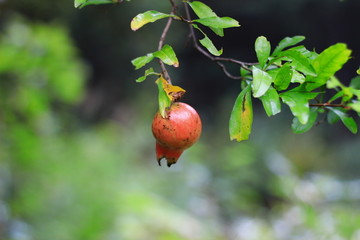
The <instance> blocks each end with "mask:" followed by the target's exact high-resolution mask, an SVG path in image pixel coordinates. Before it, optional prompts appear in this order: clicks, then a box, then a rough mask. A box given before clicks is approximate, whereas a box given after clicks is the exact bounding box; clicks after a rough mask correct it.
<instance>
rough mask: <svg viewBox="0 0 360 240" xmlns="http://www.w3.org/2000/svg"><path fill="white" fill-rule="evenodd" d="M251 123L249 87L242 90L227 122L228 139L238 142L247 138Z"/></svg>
mask: <svg viewBox="0 0 360 240" xmlns="http://www.w3.org/2000/svg"><path fill="white" fill-rule="evenodd" d="M252 122H253V107H252V100H251V86H250V85H248V86H247V87H246V88H244V89H243V90H242V91H241V92H240V94H239V96H238V97H237V99H236V101H235V104H234V107H233V110H232V112H231V116H230V121H229V133H230V139H231V140H236V141H238V142H240V141H242V140H246V139H248V138H249V135H250V133H251V128H252Z"/></svg>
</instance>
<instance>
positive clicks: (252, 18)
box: [0, 0, 360, 240]
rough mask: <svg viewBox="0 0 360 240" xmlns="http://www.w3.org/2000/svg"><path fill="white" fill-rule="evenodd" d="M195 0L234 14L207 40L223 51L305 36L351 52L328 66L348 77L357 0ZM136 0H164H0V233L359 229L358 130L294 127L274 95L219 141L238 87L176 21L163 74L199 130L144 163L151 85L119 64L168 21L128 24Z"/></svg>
mask: <svg viewBox="0 0 360 240" xmlns="http://www.w3.org/2000/svg"><path fill="white" fill-rule="evenodd" d="M204 2H205V3H207V4H208V5H209V6H211V7H212V8H213V9H215V10H216V12H217V13H218V15H221V16H231V17H233V18H235V19H237V20H238V21H239V22H240V24H241V25H242V26H241V27H240V28H238V29H229V30H226V32H225V37H224V38H221V39H218V38H217V37H216V36H212V37H213V38H214V42H215V43H216V45H217V46H218V47H223V48H224V56H226V57H233V58H236V59H239V60H243V61H248V62H253V61H255V53H254V51H253V45H254V41H255V39H256V37H257V36H260V35H264V36H266V37H267V38H268V39H269V40H270V41H271V43H272V44H273V46H275V45H276V43H277V42H278V41H279V40H281V39H282V38H284V37H286V36H294V35H304V36H306V41H305V42H304V44H305V45H306V46H307V47H308V48H309V49H314V50H316V51H318V52H320V51H322V50H323V49H325V48H326V47H328V46H329V45H331V44H335V43H337V42H345V43H347V44H348V47H349V48H350V49H352V50H353V54H352V56H353V57H352V59H351V60H350V61H349V63H347V64H346V65H345V67H344V69H343V70H342V71H341V72H339V74H338V76H339V78H340V79H341V80H342V81H343V82H345V83H347V82H349V80H350V79H351V78H352V77H354V76H355V75H356V74H355V71H356V70H357V69H358V67H359V65H360V61H359V58H360V47H359V46H360V45H359V42H360V36H359V34H358V27H357V26H358V22H359V19H358V13H359V11H360V1H358V0H343V1H339V0H241V1H239V0H222V1H215V0H208V1H204ZM149 9H156V10H159V11H164V12H168V11H169V3H168V2H167V1H146V0H136V1H135V0H134V1H132V2H126V3H122V4H118V5H106V6H105V5H104V6H89V7H86V8H84V9H81V10H78V9H75V8H74V7H73V1H72V0H57V1H41V0H2V1H0V239H4V240H49V239H52V240H80V239H81V240H82V239H86V240H119V239H121V240H152V239H153V240H190V239H191V240H212V239H214V240H215V239H216V240H275V239H276V240H299V239H307V240H312V239H314V240H319V239H327V240H359V239H360V208H359V206H360V170H359V169H360V155H359V150H358V149H359V144H360V138H359V136H358V135H352V134H351V133H349V132H348V131H347V130H346V129H345V127H344V126H343V125H342V124H341V123H338V124H335V125H328V124H327V123H322V124H319V125H318V126H317V127H315V128H314V129H312V130H311V131H310V132H308V133H306V134H302V135H295V134H294V133H292V132H291V130H290V125H291V121H292V117H291V114H290V112H289V111H288V109H287V107H286V106H284V107H283V111H282V113H281V114H279V115H277V116H273V117H271V118H268V117H267V116H266V115H265V113H264V111H263V110H262V109H261V105H260V104H259V103H258V102H255V116H254V126H253V132H252V135H251V138H250V140H248V141H244V142H241V143H235V142H230V140H229V136H228V119H229V115H230V111H231V109H232V105H233V103H234V101H235V98H236V96H237V94H238V93H239V90H240V89H239V87H240V83H239V82H238V81H235V80H231V79H228V78H226V77H225V75H224V74H223V72H222V71H221V70H220V69H219V68H217V67H216V64H214V63H212V62H211V61H209V60H208V59H206V58H205V57H204V56H202V55H200V54H199V53H198V52H196V51H195V50H194V49H193V48H192V46H191V44H190V42H189V39H188V32H187V30H188V29H187V26H184V24H182V23H178V22H175V23H174V25H173V29H172V30H171V31H170V32H169V35H168V38H167V43H169V44H171V45H172V46H173V47H174V49H175V51H176V52H177V55H178V58H179V60H180V67H179V68H178V69H170V68H169V71H170V74H171V76H172V79H173V82H174V83H175V84H177V85H181V86H182V87H184V88H185V89H186V90H187V94H186V95H185V97H184V99H183V101H185V102H188V103H190V104H191V105H193V106H194V107H195V108H196V109H197V110H198V112H199V113H200V115H201V117H202V119H203V123H204V126H203V135H202V137H201V139H200V141H199V142H198V143H197V144H196V145H195V146H193V147H192V148H191V149H189V150H187V151H186V152H185V153H184V154H183V156H182V157H181V159H180V160H179V162H178V163H177V164H176V165H173V166H172V167H171V168H167V167H166V166H165V164H163V165H164V166H162V167H159V166H158V165H157V163H156V159H155V153H154V145H155V142H154V140H153V137H152V134H151V130H150V124H151V121H152V117H153V115H154V113H155V111H156V110H157V89H156V85H155V84H154V81H153V80H152V79H148V80H146V81H145V82H144V83H141V84H138V83H135V79H136V78H137V77H139V76H140V75H141V74H142V73H143V72H142V71H143V70H140V71H134V69H133V67H132V66H131V63H130V61H131V60H132V59H133V58H135V57H138V56H141V55H144V54H146V53H147V52H152V51H154V50H156V48H157V43H158V39H159V36H160V33H161V30H162V28H163V27H164V24H165V21H159V22H157V23H155V24H151V25H149V26H147V27H144V28H143V29H141V30H139V31H137V32H132V31H131V30H130V27H129V23H130V21H131V19H132V17H134V16H135V15H136V14H137V13H140V12H143V11H146V10H149ZM179 11H181V9H180V10H179ZM154 67H155V68H157V65H154ZM228 67H229V69H230V71H232V73H233V74H236V73H237V72H238V71H239V69H238V67H237V66H231V65H229V66H228Z"/></svg>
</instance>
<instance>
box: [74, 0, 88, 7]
mask: <svg viewBox="0 0 360 240" xmlns="http://www.w3.org/2000/svg"><path fill="white" fill-rule="evenodd" d="M85 2H86V0H75V1H74V6H75V7H76V8H77V7H80V6H81V5H82V4H84V3H85Z"/></svg>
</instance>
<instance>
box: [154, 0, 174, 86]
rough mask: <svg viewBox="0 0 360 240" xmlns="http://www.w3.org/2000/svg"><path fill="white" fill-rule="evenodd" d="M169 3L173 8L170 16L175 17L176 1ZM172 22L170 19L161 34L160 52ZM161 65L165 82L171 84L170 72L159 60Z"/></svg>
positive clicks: (171, 0)
mask: <svg viewBox="0 0 360 240" xmlns="http://www.w3.org/2000/svg"><path fill="white" fill-rule="evenodd" d="M169 1H170V3H171V6H172V7H171V12H170V14H171V15H174V14H175V13H176V9H177V5H176V4H175V2H174V0H169ZM172 22H173V18H172V17H170V18H168V21H167V23H166V25H165V27H164V30H163V32H162V33H161V36H160V40H159V46H158V50H159V51H160V50H161V49H162V48H163V46H164V42H165V38H166V36H167V34H168V32H169V29H170V26H171V24H172ZM159 63H160V67H161V71H162V74H163V76H164V78H165V80H166V81H168V83H170V84H171V78H170V75H169V73H168V71H167V70H166V67H165V64H164V62H163V61H161V60H159Z"/></svg>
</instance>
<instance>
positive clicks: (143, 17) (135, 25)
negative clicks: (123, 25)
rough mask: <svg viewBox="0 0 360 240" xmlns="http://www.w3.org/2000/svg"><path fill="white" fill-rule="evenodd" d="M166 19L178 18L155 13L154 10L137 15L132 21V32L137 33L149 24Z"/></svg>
mask: <svg viewBox="0 0 360 240" xmlns="http://www.w3.org/2000/svg"><path fill="white" fill-rule="evenodd" d="M166 17H176V16H174V15H170V14H165V13H161V12H158V11H154V10H150V11H147V12H144V13H140V14H138V15H136V16H135V17H134V18H133V19H132V20H131V24H130V27H131V30H133V31H136V30H138V29H139V28H141V27H142V26H144V25H145V24H147V23H152V22H155V21H157V20H159V19H162V18H166Z"/></svg>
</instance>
